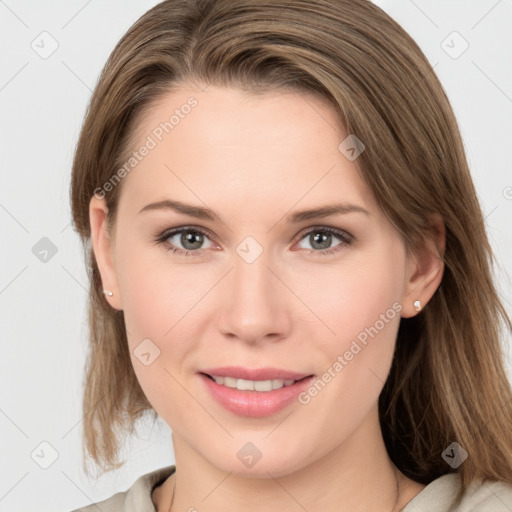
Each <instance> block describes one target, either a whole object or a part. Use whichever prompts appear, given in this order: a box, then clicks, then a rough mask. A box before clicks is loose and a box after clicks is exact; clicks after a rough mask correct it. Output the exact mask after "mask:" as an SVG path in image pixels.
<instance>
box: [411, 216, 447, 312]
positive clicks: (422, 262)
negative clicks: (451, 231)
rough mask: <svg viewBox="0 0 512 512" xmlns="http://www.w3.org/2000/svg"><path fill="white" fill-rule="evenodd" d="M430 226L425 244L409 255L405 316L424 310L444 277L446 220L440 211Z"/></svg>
mask: <svg viewBox="0 0 512 512" xmlns="http://www.w3.org/2000/svg"><path fill="white" fill-rule="evenodd" d="M430 226H431V227H430V229H429V235H428V236H427V237H426V239H425V241H424V244H423V246H422V247H421V248H420V249H417V250H416V251H414V253H410V254H409V255H408V266H407V276H406V277H407V281H406V286H405V290H404V297H403V300H402V317H403V318H410V317H412V316H415V315H417V314H418V313H420V312H421V310H422V309H424V308H425V307H426V306H427V305H428V302H429V301H430V299H431V298H432V296H433V295H434V293H435V292H436V290H437V289H438V287H439V285H440V284H441V281H442V278H443V272H444V261H443V256H444V251H445V227H444V222H443V221H442V219H441V217H440V216H439V215H435V216H433V217H432V219H431V223H430Z"/></svg>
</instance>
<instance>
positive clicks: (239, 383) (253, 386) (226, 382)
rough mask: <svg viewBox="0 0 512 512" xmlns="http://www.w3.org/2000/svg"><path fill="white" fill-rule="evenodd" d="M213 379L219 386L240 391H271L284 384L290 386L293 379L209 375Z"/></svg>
mask: <svg viewBox="0 0 512 512" xmlns="http://www.w3.org/2000/svg"><path fill="white" fill-rule="evenodd" d="M211 377H212V378H213V380H214V381H215V382H216V383H217V384H220V385H221V386H227V387H228V388H236V389H239V390H240V391H272V390H274V389H281V388H282V387H284V386H291V385H292V384H293V383H294V382H295V381H294V380H293V379H286V380H283V379H272V380H245V379H235V378H234V377H217V376H216V375H212V376H211Z"/></svg>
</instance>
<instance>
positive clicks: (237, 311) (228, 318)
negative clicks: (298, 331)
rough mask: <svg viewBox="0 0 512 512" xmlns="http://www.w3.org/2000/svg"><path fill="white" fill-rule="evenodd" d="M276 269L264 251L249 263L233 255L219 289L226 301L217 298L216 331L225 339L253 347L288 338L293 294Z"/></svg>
mask: <svg viewBox="0 0 512 512" xmlns="http://www.w3.org/2000/svg"><path fill="white" fill-rule="evenodd" d="M275 267H276V265H275V264H272V261H270V259H269V257H268V256H267V253H266V252H265V251H263V253H262V254H261V255H260V256H259V257H258V258H257V259H256V260H255V261H253V262H251V263H249V262H247V261H245V260H244V259H243V258H242V257H240V256H239V255H238V254H234V256H233V268H232V270H231V272H230V273H229V276H227V279H226V282H225V283H224V286H223V287H222V293H223V294H225V298H224V297H222V298H219V301H220V302H219V305H220V306H219V307H220V308H221V311H220V314H219V317H218V318H219V329H220V331H221V332H222V334H223V335H224V336H226V337H230V338H233V339H238V340H240V341H243V342H245V343H247V344H249V345H255V344H258V343H262V342H264V341H265V340H266V341H267V342H270V341H278V340H280V339H283V338H285V337H287V336H288V335H289V332H290V329H291V311H290V308H289V307H290V301H291V299H292V297H293V294H292V293H291V292H290V291H289V290H288V289H287V287H286V286H285V285H284V284H283V281H282V279H283V277H282V276H279V271H278V270H276V268H275Z"/></svg>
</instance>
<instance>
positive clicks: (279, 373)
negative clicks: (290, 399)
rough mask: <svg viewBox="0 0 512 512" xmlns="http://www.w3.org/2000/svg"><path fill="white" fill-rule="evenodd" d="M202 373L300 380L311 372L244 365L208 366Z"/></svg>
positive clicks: (260, 378)
mask: <svg viewBox="0 0 512 512" xmlns="http://www.w3.org/2000/svg"><path fill="white" fill-rule="evenodd" d="M200 373H206V374H207V375H215V376H216V377H233V378H235V379H244V380H272V379H281V380H300V379H303V378H304V377H309V376H310V375H311V374H308V373H298V372H293V371H289V370H283V369H281V368H243V367H242V366H223V367H221V368H206V369H204V370H201V372H200Z"/></svg>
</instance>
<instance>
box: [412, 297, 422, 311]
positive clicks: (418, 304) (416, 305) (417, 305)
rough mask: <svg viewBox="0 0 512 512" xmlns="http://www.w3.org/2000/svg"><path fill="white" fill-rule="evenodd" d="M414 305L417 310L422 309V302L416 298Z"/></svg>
mask: <svg viewBox="0 0 512 512" xmlns="http://www.w3.org/2000/svg"><path fill="white" fill-rule="evenodd" d="M413 306H414V310H415V311H421V302H420V301H419V300H415V301H414V302H413Z"/></svg>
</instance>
